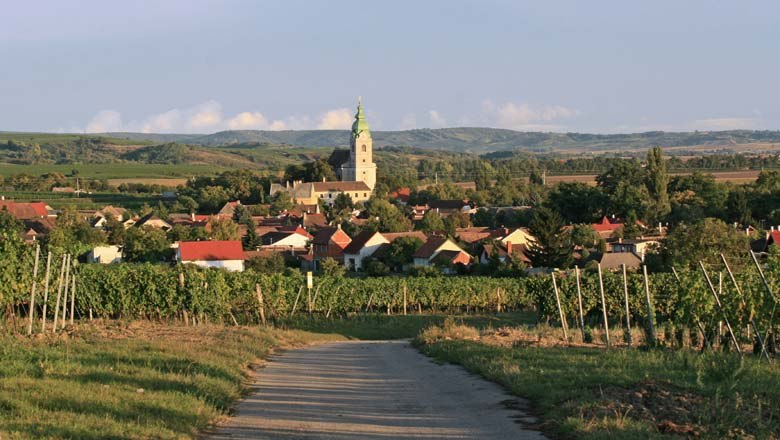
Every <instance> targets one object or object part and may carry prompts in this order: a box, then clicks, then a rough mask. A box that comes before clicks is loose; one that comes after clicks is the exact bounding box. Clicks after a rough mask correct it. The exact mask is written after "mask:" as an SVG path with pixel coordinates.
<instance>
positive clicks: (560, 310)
mask: <svg viewBox="0 0 780 440" xmlns="http://www.w3.org/2000/svg"><path fill="white" fill-rule="evenodd" d="M550 276H552V285H553V291H555V302H556V303H557V304H558V314H559V315H560V316H561V328H562V329H563V339H565V340H567V341H568V340H569V333H568V331H567V330H566V317H565V316H564V315H563V308H561V296H560V294H559V293H558V283H557V282H556V281H555V272H552V273H551V274H550Z"/></svg>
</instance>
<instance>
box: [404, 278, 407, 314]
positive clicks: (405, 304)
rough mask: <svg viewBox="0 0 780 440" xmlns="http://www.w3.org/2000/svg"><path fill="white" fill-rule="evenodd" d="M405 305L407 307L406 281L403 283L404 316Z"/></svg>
mask: <svg viewBox="0 0 780 440" xmlns="http://www.w3.org/2000/svg"><path fill="white" fill-rule="evenodd" d="M406 307H407V303H406V283H404V316H406Z"/></svg>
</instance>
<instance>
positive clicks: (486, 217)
mask: <svg viewBox="0 0 780 440" xmlns="http://www.w3.org/2000/svg"><path fill="white" fill-rule="evenodd" d="M474 226H484V227H488V228H491V229H493V228H495V227H496V215H495V214H493V213H492V212H490V211H488V210H487V209H485V208H479V209H478V210H477V213H476V214H474Z"/></svg>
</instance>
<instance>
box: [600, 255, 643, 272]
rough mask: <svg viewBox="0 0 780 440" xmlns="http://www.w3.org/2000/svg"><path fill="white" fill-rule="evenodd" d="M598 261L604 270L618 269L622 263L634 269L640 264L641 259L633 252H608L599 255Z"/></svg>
mask: <svg viewBox="0 0 780 440" xmlns="http://www.w3.org/2000/svg"><path fill="white" fill-rule="evenodd" d="M600 263H601V268H602V269H605V270H615V269H620V268H621V265H623V264H625V265H626V267H627V268H629V269H635V268H638V267H639V266H640V265H641V264H642V259H641V258H639V257H638V256H636V254H634V253H633V252H609V253H606V254H604V255H602V256H601V261H600Z"/></svg>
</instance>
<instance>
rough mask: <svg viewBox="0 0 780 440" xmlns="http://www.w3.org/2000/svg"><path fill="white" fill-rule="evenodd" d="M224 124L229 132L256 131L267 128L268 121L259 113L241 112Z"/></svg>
mask: <svg viewBox="0 0 780 440" xmlns="http://www.w3.org/2000/svg"><path fill="white" fill-rule="evenodd" d="M274 122H276V121H274ZM225 123H226V124H227V128H229V129H231V130H253V129H255V130H256V129H263V128H266V127H268V119H267V118H266V117H265V116H264V115H263V114H262V113H260V112H241V113H239V114H237V115H235V116H233V117H232V118H230V119H228V120H226V121H225Z"/></svg>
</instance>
